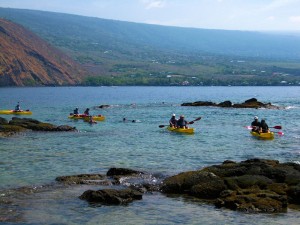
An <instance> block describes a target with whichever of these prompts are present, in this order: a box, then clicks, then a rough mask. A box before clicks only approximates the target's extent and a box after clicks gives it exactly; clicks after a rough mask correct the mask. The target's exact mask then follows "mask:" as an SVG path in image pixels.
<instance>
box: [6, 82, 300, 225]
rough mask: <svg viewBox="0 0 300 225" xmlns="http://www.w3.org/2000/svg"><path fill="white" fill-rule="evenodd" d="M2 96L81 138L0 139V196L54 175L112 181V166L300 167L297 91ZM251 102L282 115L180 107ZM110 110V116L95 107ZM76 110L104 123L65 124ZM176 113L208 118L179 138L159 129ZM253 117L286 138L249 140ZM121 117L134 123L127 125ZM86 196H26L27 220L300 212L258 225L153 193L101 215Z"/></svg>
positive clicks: (84, 91)
mask: <svg viewBox="0 0 300 225" xmlns="http://www.w3.org/2000/svg"><path fill="white" fill-rule="evenodd" d="M0 96H1V99H0V108H1V109H12V108H14V106H15V105H16V103H17V102H18V101H20V103H21V107H22V108H23V109H30V110H32V111H33V115H32V116H31V117H30V118H34V119H38V120H41V121H45V122H49V123H53V124H57V125H61V124H68V125H70V126H75V127H76V128H77V129H78V130H79V132H75V133H73V132H71V133H44V132H38V133H36V132H27V133H24V134H20V135H16V136H13V137H9V138H0V143H1V145H0V153H1V159H0V180H1V183H0V190H3V191H4V190H10V189H14V188H19V187H24V186H41V185H46V184H50V183H52V182H54V180H55V177H57V176H63V175H72V174H81V173H106V171H107V170H108V169H109V168H111V167H125V168H131V169H137V170H142V171H147V172H149V173H152V174H162V175H164V176H167V175H173V174H176V173H179V172H183V171H187V170H196V169H200V168H203V167H205V166H209V165H213V164H219V163H222V162H223V161H224V160H234V161H241V160H246V159H249V158H254V157H257V158H268V159H276V160H279V161H281V162H296V163H299V162H300V149H299V144H300V131H299V125H300V122H299V116H300V87H43V88H1V89H0ZM252 97H255V98H257V99H258V100H259V101H262V102H271V103H272V104H275V105H278V106H282V107H284V109H280V110H266V109H228V108H214V107H182V106H180V104H181V103H183V102H194V101H212V102H222V101H225V100H230V101H232V102H233V103H240V102H243V101H245V100H247V99H249V98H252ZM106 104H107V105H109V106H110V107H108V108H103V109H100V108H99V107H98V106H100V105H106ZM75 107H78V108H79V110H80V112H83V111H84V110H85V109H86V108H90V112H91V114H95V115H98V114H102V115H104V116H106V120H105V121H104V122H99V123H98V124H95V125H92V126H91V125H89V124H87V123H84V122H83V121H74V120H70V119H68V115H69V113H71V112H73V109H74V108H75ZM172 113H176V114H177V116H179V115H180V114H184V115H185V117H186V119H187V120H190V121H191V120H193V119H195V118H198V117H199V116H201V117H202V119H201V120H200V121H197V122H195V123H194V124H193V125H192V127H194V128H195V129H196V132H195V134H194V135H178V134H175V133H171V132H168V131H166V129H164V128H159V127H158V126H159V125H161V124H162V125H164V124H168V120H169V118H170V117H171V115H172ZM254 116H258V117H259V118H260V119H262V118H265V119H266V121H267V123H268V124H269V126H275V125H281V126H283V132H284V136H282V137H280V136H278V135H277V136H275V139H274V140H272V141H262V140H257V139H255V138H253V137H251V136H250V134H249V131H248V130H247V129H245V128H244V126H247V125H250V123H251V121H252V120H253V117H254ZM1 117H5V118H7V119H10V118H11V117H12V116H9V115H1ZM123 118H127V119H128V121H129V122H127V123H124V122H122V119H123ZM132 120H137V121H138V123H132V122H131V121H132ZM275 131H276V130H275ZM85 188H86V187H84V186H81V187H77V188H72V189H59V190H48V191H44V192H42V193H39V194H36V195H35V197H34V199H32V196H27V197H26V196H25V197H22V199H19V201H20V208H19V210H21V211H22V212H23V213H22V220H25V222H26V223H28V224H36V223H38V224H41V223H42V224H51V223H65V224H176V223H184V224H204V223H205V224H224V223H225V224H226V223H230V224H241V223H250V224H251V223H253V224H256V223H264V224H282V223H289V224H293V223H294V222H296V221H297V218H298V219H299V216H300V214H299V212H298V211H293V210H289V212H288V213H286V214H277V215H255V221H253V222H251V220H253V218H254V215H246V216H245V215H244V214H241V213H237V212H232V211H228V210H224V209H215V208H214V207H213V206H210V205H207V204H204V203H203V202H195V200H192V199H191V200H189V199H183V198H175V199H173V198H166V197H165V196H163V195H161V194H153V195H150V194H146V195H145V196H144V198H143V200H142V201H138V202H134V203H132V204H130V205H129V206H127V207H96V208H95V207H91V206H89V205H88V204H87V203H85V202H82V201H81V200H79V199H78V198H77V197H78V196H79V195H80V194H81V193H82V192H83V191H84V189H85ZM23 198H24V199H23ZM0 211H1V210H0ZM3 213H7V211H4V212H3ZM0 215H1V214H0ZM200 215H201V216H200ZM2 216H4V215H2ZM295 224H296V223H295Z"/></svg>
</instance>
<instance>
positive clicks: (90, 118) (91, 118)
mask: <svg viewBox="0 0 300 225" xmlns="http://www.w3.org/2000/svg"><path fill="white" fill-rule="evenodd" d="M94 123H97V122H96V121H95V120H94V119H93V116H89V124H94Z"/></svg>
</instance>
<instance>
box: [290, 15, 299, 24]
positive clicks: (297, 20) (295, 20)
mask: <svg viewBox="0 0 300 225" xmlns="http://www.w3.org/2000/svg"><path fill="white" fill-rule="evenodd" d="M289 20H290V21H291V22H293V23H300V16H291V17H290V18H289Z"/></svg>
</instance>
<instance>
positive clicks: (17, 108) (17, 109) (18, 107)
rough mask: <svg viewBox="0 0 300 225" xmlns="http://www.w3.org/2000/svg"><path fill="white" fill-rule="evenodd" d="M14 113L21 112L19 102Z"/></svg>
mask: <svg viewBox="0 0 300 225" xmlns="http://www.w3.org/2000/svg"><path fill="white" fill-rule="evenodd" d="M15 111H21V107H20V102H18V104H17V105H16V107H15Z"/></svg>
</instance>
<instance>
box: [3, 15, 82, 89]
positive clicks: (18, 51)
mask: <svg viewBox="0 0 300 225" xmlns="http://www.w3.org/2000/svg"><path fill="white" fill-rule="evenodd" d="M45 29H47V28H46V27H45ZM84 74H85V72H84V71H83V70H82V69H81V68H80V65H79V64H77V63H76V62H74V61H73V60H72V59H70V58H68V57H67V56H66V55H64V54H63V53H62V52H60V51H59V50H58V49H55V48H54V47H52V46H50V45H49V44H48V43H46V42H45V41H43V40H42V39H41V38H39V37H38V36H37V35H35V34H34V33H32V32H31V31H29V30H26V29H25V28H24V27H22V26H20V25H17V24H15V23H12V22H10V21H7V20H4V19H0V86H50V85H52V86H54V85H55V86H59V85H76V84H78V83H80V81H81V79H82V77H83V76H84Z"/></svg>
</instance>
